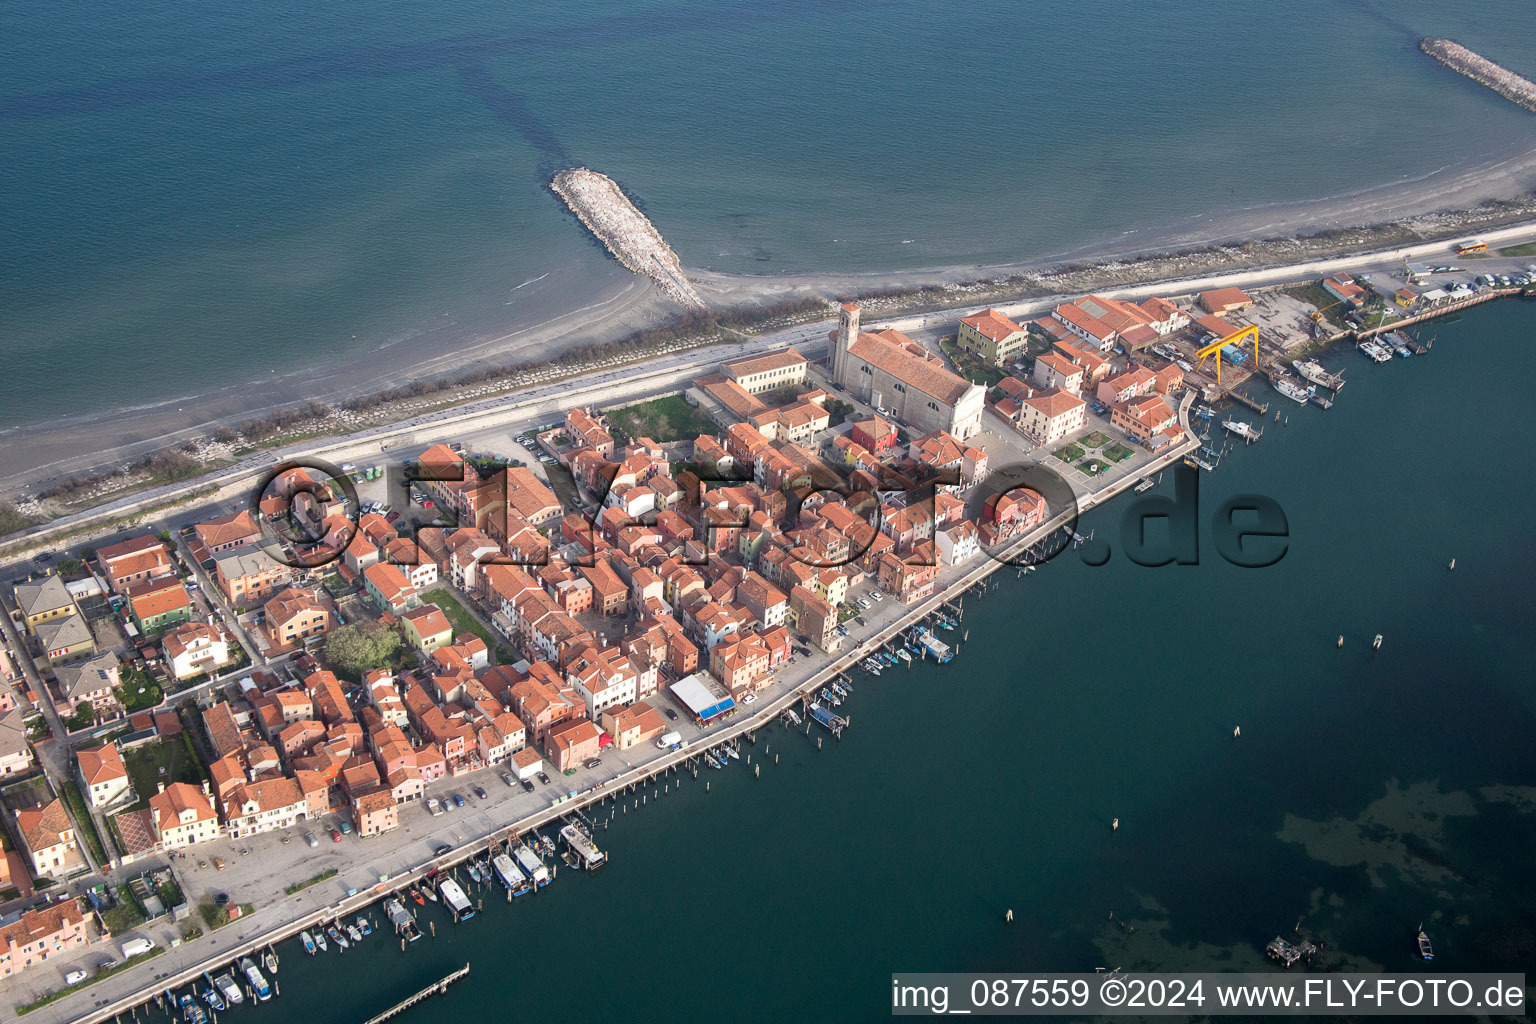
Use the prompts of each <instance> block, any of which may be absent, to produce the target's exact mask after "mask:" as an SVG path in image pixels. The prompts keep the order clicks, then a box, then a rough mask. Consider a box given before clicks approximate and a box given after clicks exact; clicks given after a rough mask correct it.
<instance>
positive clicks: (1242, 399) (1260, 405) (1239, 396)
mask: <svg viewBox="0 0 1536 1024" xmlns="http://www.w3.org/2000/svg"><path fill="white" fill-rule="evenodd" d="M1227 397H1228V398H1230V399H1232V401H1234V402H1236V403H1238V404H1239V405H1246V406H1247V407H1248V408H1250V409H1252V410H1253V411H1254V412H1256V413H1258V414H1259V415H1260V416H1263V415H1264V414H1265V413H1267V412H1269V403H1268V402H1257V401H1254V400H1253V399H1252V398H1249V397H1248V396H1247V395H1245V394H1243V393H1242V392H1241V391H1228V392H1227Z"/></svg>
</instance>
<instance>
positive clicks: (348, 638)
mask: <svg viewBox="0 0 1536 1024" xmlns="http://www.w3.org/2000/svg"><path fill="white" fill-rule="evenodd" d="M399 649H400V631H399V630H398V629H396V628H394V627H393V626H386V625H384V623H382V622H354V623H352V624H351V625H348V626H342V627H341V628H339V629H333V630H331V631H330V632H329V633H327V634H326V635H325V640H324V652H325V660H326V661H327V662H329V663H330V664H331V665H332V666H333V667H334V668H335V669H336V670H337V671H339V672H341V673H342V674H343V675H347V676H351V677H353V678H358V679H360V678H362V675H363V673H364V672H367V671H370V670H371V669H376V668H383V667H384V666H385V665H387V664H388V663H389V659H390V658H392V657H394V654H395V652H396V651H398V650H399Z"/></svg>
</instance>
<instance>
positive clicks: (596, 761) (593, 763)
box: [582, 757, 603, 768]
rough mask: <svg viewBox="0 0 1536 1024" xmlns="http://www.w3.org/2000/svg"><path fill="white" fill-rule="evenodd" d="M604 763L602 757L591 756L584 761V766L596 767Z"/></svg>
mask: <svg viewBox="0 0 1536 1024" xmlns="http://www.w3.org/2000/svg"><path fill="white" fill-rule="evenodd" d="M602 763H603V759H602V758H600V757H589V758H587V759H586V760H585V761H583V762H582V766H583V767H586V768H596V767H597V766H598V765H600V764H602Z"/></svg>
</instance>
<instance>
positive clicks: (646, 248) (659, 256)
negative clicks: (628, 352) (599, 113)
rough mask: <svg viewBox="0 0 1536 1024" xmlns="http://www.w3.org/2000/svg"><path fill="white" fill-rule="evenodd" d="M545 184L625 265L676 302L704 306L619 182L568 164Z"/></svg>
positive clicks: (669, 250)
mask: <svg viewBox="0 0 1536 1024" xmlns="http://www.w3.org/2000/svg"><path fill="white" fill-rule="evenodd" d="M549 187H550V189H552V190H553V191H554V193H555V195H557V196H559V197H560V198H561V199H563V200H564V201H565V205H566V206H568V207H570V209H571V212H572V213H574V214H575V215H576V217H577V219H578V220H580V221H581V222H582V224H584V225H586V228H587V230H588V231H590V232H592V234H593V235H595V236H596V237H597V240H598V241H599V242H602V243H603V245H604V246H606V247H607V249H608V251H609V252H611V253H612V254H613V258H614V259H616V260H618V261H619V263H620V264H622V265H623V266H624V267H625V268H626V269H628V270H631V271H633V272H635V273H636V274H642V275H644V276H646V277H649V278H651V279H652V280H654V281H655V282H656V283H657V284H658V285H660V286H661V290H662V291H663V292H665V293H666V294H667V296H668V297H669V298H671V299H672V300H673V301H675V302H677V303H678V305H680V306H683V307H685V308H688V309H703V308H705V302H704V300H703V299H702V298H700V296H699V293H698V292H697V291H695V290H694V287H693V284H692V283H691V282H689V280H688V275H687V274H685V273H683V264H682V261H680V260H679V259H678V258H677V253H675V252H673V251H672V247H671V246H670V245H668V244H667V240H666V239H664V238H662V237H661V232H660V231H657V230H656V225H654V224H652V223H651V222H650V219H649V218H647V217H646V215H645V214H643V213H641V212H640V211H639V210H637V209H635V204H634V203H632V202H630V201H629V197H628V196H626V195H625V194H624V190H623V189H621V188H619V184H618V182H616V181H614V180H613V179H612V178H610V177H608V176H607V175H606V174H599V173H598V172H597V171H594V170H591V169H589V168H586V167H569V168H566V169H565V170H563V171H558V172H556V174H555V176H554V178H553V179H552V180H551V181H550V183H549Z"/></svg>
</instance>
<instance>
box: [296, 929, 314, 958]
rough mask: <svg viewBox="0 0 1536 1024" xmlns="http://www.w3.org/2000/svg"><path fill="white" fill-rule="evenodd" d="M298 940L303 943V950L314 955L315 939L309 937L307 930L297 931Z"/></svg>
mask: <svg viewBox="0 0 1536 1024" xmlns="http://www.w3.org/2000/svg"><path fill="white" fill-rule="evenodd" d="M299 941H300V942H302V943H304V952H306V953H308V954H309V955H310V956H314V955H315V940H314V939H312V938H310V937H309V932H299Z"/></svg>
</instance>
